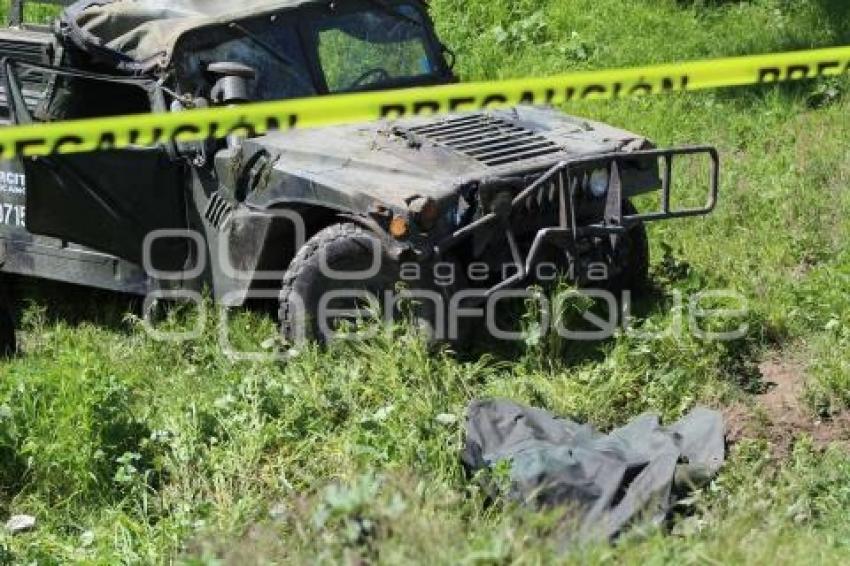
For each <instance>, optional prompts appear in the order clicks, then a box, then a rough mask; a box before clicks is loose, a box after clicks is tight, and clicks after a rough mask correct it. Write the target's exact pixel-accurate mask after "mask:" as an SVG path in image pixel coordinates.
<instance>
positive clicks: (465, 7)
mask: <svg viewBox="0 0 850 566" xmlns="http://www.w3.org/2000/svg"><path fill="white" fill-rule="evenodd" d="M432 4H433V10H434V14H435V16H436V18H437V20H438V23H439V26H440V29H441V31H442V33H443V35H444V36H445V38H446V40H447V43H448V44H449V45H450V46H451V47H452V48H453V49H454V50H455V51H457V54H458V61H459V66H458V70H459V71H460V73H461V74H462V75H463V77H464V78H466V79H486V78H497V77H508V76H526V75H542V74H553V73H557V72H561V71H564V70H569V69H578V68H581V69H584V68H602V67H617V66H625V65H632V64H643V63H653V62H664V61H676V60H682V59H695V58H702V57H710V56H720V55H735V54H744V53H760V52H769V51H775V50H788V49H796V48H807V47H815V46H829V45H840V44H850V6H848V5H847V3H846V2H843V1H841V0H823V1H804V0H761V1H751V2H722V1H716V2H710V1H707V0H706V1H704V2H698V1H697V2H684V1H682V2H674V1H673V0H570V1H569V2H565V1H563V0H551V1H549V2H545V1H531V0H514V1H510V2H509V1H507V0H490V1H487V2H485V1H480V0H465V1H461V0H435V1H434V2H432ZM830 89H832V90H834V91H835V92H837V93H839V94H840V95H841V96H839V97H837V100H835V99H833V98H834V97H827V98H828V104H826V105H824V106H819V103H820V102H822V100H823V97H822V96H821V95H822V94H823V93H824V92H826V91H827V90H830ZM848 96H850V83H849V82H848V81H847V80H846V79H842V80H833V81H821V82H812V83H807V84H801V85H786V86H782V87H778V88H746V89H733V90H724V91H717V92H709V93H702V94H695V95H683V96H667V97H659V98H651V99H643V100H633V101H618V102H612V103H594V104H590V103H587V104H581V105H574V106H571V107H569V108H565V110H567V111H569V112H571V113H577V114H580V115H584V116H588V117H590V118H594V119H599V120H603V121H607V122H610V123H612V124H614V125H617V126H621V127H624V128H628V129H631V130H634V131H639V132H642V133H645V134H646V135H647V136H649V137H651V138H653V139H654V140H656V141H657V142H658V143H659V144H660V145H675V144H685V143H710V144H714V145H716V146H718V148H719V149H720V150H721V153H722V155H723V158H724V166H723V174H722V187H723V197H722V203H721V205H720V207H719V209H718V211H717V213H716V214H715V215H714V216H712V217H710V218H709V219H706V220H690V221H679V222H671V223H665V224H663V225H657V226H653V227H652V230H651V238H652V242H653V244H652V245H653V252H654V256H655V261H654V265H653V272H654V277H655V280H656V283H657V284H658V286H659V287H660V288H661V289H662V290H663V291H664V292H666V293H671V292H673V291H676V290H679V291H682V292H688V293H691V292H696V291H699V290H703V289H713V288H725V289H733V290H737V291H739V292H741V293H742V294H744V295H745V296H746V297H747V299H748V302H749V306H750V314H749V315H748V317H747V321H748V322H749V324H750V332H749V334H748V336H747V338H746V339H745V340H741V341H738V342H735V343H731V344H716V343H706V342H704V341H700V340H698V339H696V338H693V337H687V338H684V339H682V340H673V339H665V340H657V341H647V340H640V339H638V338H635V337H628V336H623V337H619V338H617V339H615V340H613V341H610V342H606V343H602V344H597V345H593V346H592V347H586V346H585V347H577V346H576V345H570V344H562V343H553V342H544V343H543V344H539V345H529V346H528V347H526V348H524V349H523V350H521V351H518V352H513V353H511V354H510V355H504V356H501V357H495V356H493V355H484V356H479V357H473V358H469V359H467V358H463V359H459V358H457V357H455V356H451V355H431V354H430V353H429V352H428V351H427V350H426V349H425V348H424V347H423V346H422V345H421V344H419V342H418V341H417V340H416V339H415V338H414V337H411V336H408V335H406V334H404V333H396V334H395V335H394V336H385V337H382V338H380V339H376V340H374V341H372V342H370V343H368V344H365V345H362V346H357V347H354V346H339V347H336V348H332V349H331V350H330V351H328V352H318V351H314V350H305V351H303V352H300V353H299V355H298V356H297V357H296V358H295V359H294V360H292V361H290V362H289V363H287V364H284V365H277V364H271V363H268V364H263V363H232V362H230V361H228V359H227V358H226V357H225V356H224V355H222V353H221V352H219V351H218V349H217V347H216V346H215V344H216V336H217V334H216V329H215V328H209V329H208V330H207V332H206V333H205V335H204V337H203V338H202V339H200V340H197V341H194V342H191V343H188V344H185V345H183V346H179V347H175V346H169V345H165V344H160V343H157V342H155V341H153V340H151V339H149V338H147V337H146V335H145V333H144V332H143V331H142V330H141V329H140V328H139V327H138V325H137V324H136V323H135V322H133V321H132V320H127V321H126V322H123V323H122V322H121V318H120V316H119V317H117V321H118V322H115V321H113V322H112V323H111V324H103V323H101V324H94V323H90V322H73V323H72V322H70V321H68V320H65V319H63V318H56V317H51V316H47V315H46V314H45V311H44V309H43V308H41V307H39V306H38V305H39V304H40V303H43V302H44V301H43V300H42V299H39V298H36V299H35V303H36V304H35V305H34V306H31V307H30V309H29V310H28V316H27V319H26V321H25V325H26V334H27V339H26V350H27V351H26V356H24V357H22V358H20V359H17V360H14V361H12V362H7V363H0V376H2V378H0V518H5V517H6V516H8V515H10V514H13V513H28V514H32V515H35V516H36V517H38V519H39V526H38V528H37V530H36V531H34V532H33V533H30V534H26V535H22V536H18V537H14V538H13V537H9V536H7V535H5V534H0V563H2V562H3V561H4V560H8V561H13V562H22V563H33V562H35V563H39V564H51V563H63V562H68V561H82V562H88V563H93V564H113V563H117V562H126V563H159V562H169V561H172V560H176V561H182V560H185V561H188V562H194V563H208V562H209V563H211V562H212V561H213V559H214V558H223V559H225V560H229V561H231V562H234V563H240V562H242V561H251V560H254V561H258V562H261V561H272V562H290V563H309V562H314V561H320V562H338V561H339V560H341V559H348V560H353V559H355V558H356V557H360V558H363V559H366V560H378V561H381V562H384V563H400V562H416V563H420V562H427V563H441V564H442V563H445V564H456V563H485V564H489V563H509V562H520V563H540V562H549V561H560V560H568V561H576V562H594V563H596V562H628V563H636V564H637V563H641V564H642V563H658V564H661V563H669V562H696V563H715V562H733V563H738V562H755V563H789V564H790V563H798V562H827V563H841V562H843V561H844V559H845V558H846V556H847V553H848V552H850V524H849V523H848V522H847V520H846V509H847V508H848V506H850V460H848V456H847V454H846V453H843V452H842V451H841V449H840V448H838V447H836V448H833V449H831V450H828V451H826V452H823V451H820V450H818V449H816V448H815V447H814V446H813V444H812V443H811V442H809V441H808V440H807V439H805V438H801V439H800V440H799V442H798V443H797V444H796V447H795V450H794V451H793V453H792V454H791V455H790V456H789V457H788V458H787V459H786V460H785V461H782V462H775V461H773V460H771V459H770V458H769V456H768V453H769V450H768V448H769V446H768V442H767V441H766V440H765V439H763V438H753V439H749V440H747V441H745V442H743V443H742V444H739V445H738V446H736V447H735V448H734V450H733V451H732V454H731V461H730V463H729V464H728V466H727V467H726V469H725V470H724V471H723V473H722V475H721V477H720V478H719V480H718V481H717V482H715V484H713V485H712V487H711V488H709V489H707V490H705V491H703V492H699V493H698V494H696V496H695V498H694V502H693V505H692V508H691V509H689V512H688V513H686V514H685V516H683V517H681V518H680V520H679V521H677V522H676V523H675V526H674V528H673V532H672V533H671V532H667V531H663V530H658V529H650V528H646V527H641V526H638V527H637V528H636V529H634V530H633V531H632V532H631V533H630V534H629V535H628V536H627V537H626V538H625V539H624V540H622V541H620V543H619V544H617V545H616V546H613V547H612V546H607V545H599V546H589V547H586V548H577V549H574V550H572V551H571V553H570V554H569V555H566V556H564V555H562V554H559V547H558V540H559V529H558V524H557V517H552V516H549V515H545V514H537V513H532V512H529V511H524V510H521V509H515V508H513V507H511V506H510V505H508V504H505V503H496V504H495V505H491V506H487V505H485V503H484V497H483V495H482V494H481V493H479V491H478V490H477V488H476V487H475V486H474V485H473V484H471V483H470V482H469V481H468V480H467V479H466V478H465V477H464V476H463V474H462V472H461V470H460V466H459V462H458V457H457V452H458V449H459V447H460V445H461V442H462V434H461V427H462V415H463V409H464V407H465V406H466V404H467V403H468V401H469V400H471V399H473V398H475V397H480V396H507V397H510V398H513V399H516V400H519V401H522V402H527V403H532V404H534V405H538V406H542V407H546V408H549V409H551V410H554V411H557V412H560V413H563V414H569V415H573V416H576V417H578V418H582V419H588V420H590V421H591V422H593V423H594V424H596V425H597V426H600V427H606V426H611V425H615V424H620V423H623V422H624V421H626V420H628V419H629V418H631V417H633V416H635V415H637V414H638V413H640V412H642V411H645V410H654V411H658V412H661V413H662V414H664V415H665V416H666V417H669V418H672V417H676V416H678V415H680V414H682V413H683V412H684V411H686V410H687V409H689V408H690V407H692V406H693V405H694V404H696V403H700V402H702V403H709V404H712V405H715V406H722V405H725V404H730V403H735V402H744V403H747V402H751V401H752V393H753V392H754V391H756V390H758V386H759V383H758V375H757V372H754V370H753V366H754V364H755V363H757V362H758V361H759V360H760V359H762V357H763V356H764V355H766V354H767V353H769V352H780V355H782V356H787V357H789V358H793V359H798V360H804V361H805V363H806V364H807V366H808V367H807V370H808V376H809V382H808V383H807V388H806V400H807V401H808V403H809V405H808V406H809V408H810V411H811V415H812V419H813V420H814V419H815V418H818V416H820V417H821V418H822V417H825V416H829V415H831V414H835V413H838V412H840V411H843V410H845V409H847V408H848V407H850V354H848V351H850V331H848V328H850V297H848V290H850V248H848V246H847V242H848V238H850V221H849V220H848V213H850V192H848V190H847V188H848V184H850V153H848V143H847V140H848V139H850V118H848V112H850V101H848V98H847V97H848ZM682 174H683V175H684V177H683V179H682V182H683V185H682V187H683V189H684V190H685V193H686V195H690V196H693V195H695V194H697V191H698V188H699V183H698V181H699V176H698V175H697V174H696V173H695V172H694V171H692V170H690V169H687V170H684V171H683V172H682ZM669 307H670V303H669V301H667V300H663V299H658V298H656V299H654V300H650V301H646V303H645V304H644V305H643V309H644V310H645V311H646V315H645V318H646V322H645V324H647V325H654V326H656V327H665V326H667V325H669V324H671V322H672V319H673V314H671V312H670V308H669ZM113 318H115V317H113ZM180 318H181V317H180V316H176V319H175V321H173V324H179V319H180ZM232 328H233V329H234V333H235V334H237V335H238V339H239V340H240V341H242V342H245V343H253V344H259V343H261V342H262V341H263V340H264V339H266V338H267V337H268V336H269V335H271V334H273V333H274V323H273V322H272V321H271V320H269V319H267V318H265V317H262V316H259V315H250V314H244V315H240V316H239V317H237V319H236V321H234V323H233V325H232ZM446 414H450V415H455V416H457V418H458V422H457V423H454V424H451V423H450V424H445V423H447V422H449V421H448V420H447V419H445V418H441V419H439V420H438V418H437V417H438V416H440V415H446Z"/></svg>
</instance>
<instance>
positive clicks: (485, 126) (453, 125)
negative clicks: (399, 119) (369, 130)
mask: <svg viewBox="0 0 850 566" xmlns="http://www.w3.org/2000/svg"><path fill="white" fill-rule="evenodd" d="M408 131H409V132H410V133H411V134H413V135H414V136H416V137H419V138H423V139H426V140H428V141H430V142H432V143H435V144H437V145H442V146H445V147H448V148H451V149H453V150H455V151H457V152H459V153H462V154H464V155H467V156H469V157H472V158H474V159H476V160H477V161H479V162H481V163H483V164H485V165H488V166H490V167H497V166H499V165H505V164H508V163H515V162H517V161H525V160H528V159H535V158H538V157H544V156H546V155H552V154H555V153H559V152H560V151H561V148H560V147H558V146H557V145H556V144H555V143H553V142H552V141H550V140H548V139H546V138H544V137H543V136H541V135H539V134H536V133H534V132H533V131H531V130H529V129H528V128H524V127H522V126H519V125H517V124H513V123H511V122H508V121H507V120H502V119H500V118H494V117H492V116H486V115H475V116H467V117H463V118H453V119H450V120H444V121H441V122H438V123H436V124H429V125H427V126H418V127H415V128H410V130H408Z"/></svg>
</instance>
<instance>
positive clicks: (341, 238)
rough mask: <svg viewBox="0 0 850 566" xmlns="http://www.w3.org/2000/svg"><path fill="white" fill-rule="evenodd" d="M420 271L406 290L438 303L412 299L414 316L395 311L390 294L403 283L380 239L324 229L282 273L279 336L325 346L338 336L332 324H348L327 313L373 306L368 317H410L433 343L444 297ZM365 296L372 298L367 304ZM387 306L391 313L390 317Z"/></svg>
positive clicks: (340, 227) (353, 229)
mask: <svg viewBox="0 0 850 566" xmlns="http://www.w3.org/2000/svg"><path fill="white" fill-rule="evenodd" d="M420 267H421V270H420V273H421V276H420V277H421V278H420V279H419V280H413V281H410V280H407V279H406V278H405V281H404V283H405V286H406V287H407V288H408V290H410V291H412V292H413V294H414V296H416V293H417V292H426V293H428V294H429V296H431V297H434V298H436V297H437V296H439V297H440V300H436V301H431V300H422V301H419V300H418V299H415V298H414V299H413V301H414V305H413V307H412V309H411V310H412V312H409V313H402V312H399V310H398V304H397V303H396V301H395V300H394V299H395V298H396V296H395V295H394V294H390V295H389V296H388V293H394V292H395V291H396V290H397V287H398V284H399V282H400V281H401V280H402V272H401V265H400V263H399V262H398V261H397V260H395V259H393V258H391V257H390V256H389V255H388V254H387V250H386V246H385V245H384V243H383V241H382V240H381V238H379V237H378V236H377V235H376V234H374V233H372V232H370V231H368V230H366V229H364V228H362V227H360V226H357V225H356V224H351V223H344V224H335V225H333V226H330V227H328V228H325V229H324V230H322V231H321V232H319V233H318V234H316V235H315V236H314V237H313V238H311V239H310V240H309V241H308V242H307V244H306V245H305V246H304V247H303V248H301V250H299V251H298V253H297V255H296V256H295V259H293V260H292V263H291V264H290V266H289V269H288V270H287V272H286V274H285V275H284V279H283V285H282V289H281V294H280V310H279V313H278V318H279V321H280V331H281V335H282V337H283V338H284V340H286V341H287V342H289V343H292V344H303V343H305V342H317V343H319V344H322V345H326V344H328V343H329V342H331V341H332V340H333V338H334V337H335V336H336V334H337V330H338V328H334V326H335V325H338V323H339V322H340V321H341V320H351V317H346V316H342V317H340V318H339V319H334V317H333V316H332V313H329V311H330V310H333V311H334V313H335V312H337V311H343V310H352V311H360V313H364V312H365V310H364V309H365V308H370V307H371V308H374V311H371V312H367V313H366V314H371V315H376V316H377V317H379V318H381V319H382V320H383V319H384V318H392V320H393V321H395V320H398V318H397V317H398V316H399V315H404V314H408V315H410V317H411V318H412V319H413V320H412V322H413V323H414V324H415V325H416V326H418V327H419V328H420V330H422V331H423V332H424V333H425V334H426V336H427V337H428V339H429V340H431V339H432V338H433V337H434V336H435V335H436V334H437V332H438V331H437V328H438V326H437V325H438V323H440V322H441V318H442V317H438V316H437V312H439V310H440V309H443V310H445V305H446V304H448V303H447V301H446V300H445V294H444V293H442V292H441V291H439V290H435V286H434V282H433V277H432V274H431V273H429V272H428V269H427V268H425V267H424V266H420ZM329 271H330V272H329ZM331 293H332V294H333V295H331ZM345 295H348V296H345ZM355 295H357V296H355ZM330 297H333V298H331V299H329V298H330ZM367 297H369V298H371V300H370V301H367V300H366V298H367ZM388 298H389V299H390V300H392V302H389V301H387V299H388ZM375 301H377V303H375ZM367 302H368V303H369V304H367ZM387 307H390V308H392V310H393V312H392V313H390V315H391V316H389V317H388V316H387V312H386V310H387ZM322 310H324V311H325V312H320V311H322ZM354 318H357V317H354ZM323 319H324V320H323ZM373 319H374V317H373Z"/></svg>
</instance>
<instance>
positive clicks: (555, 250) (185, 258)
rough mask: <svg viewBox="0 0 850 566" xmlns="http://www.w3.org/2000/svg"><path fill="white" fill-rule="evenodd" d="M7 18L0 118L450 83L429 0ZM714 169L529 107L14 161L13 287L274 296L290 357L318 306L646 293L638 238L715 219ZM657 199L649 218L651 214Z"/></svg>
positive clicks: (266, 3)
mask: <svg viewBox="0 0 850 566" xmlns="http://www.w3.org/2000/svg"><path fill="white" fill-rule="evenodd" d="M54 1H55V0H54ZM21 3H22V0H15V6H17V7H19V6H20V5H21ZM15 13H20V10H19V9H18V10H15ZM17 24H18V25H15V26H10V27H9V28H8V29H5V30H3V31H2V32H0V55H1V56H2V57H4V59H3V62H2V81H3V82H2V98H0V112H2V119H3V120H4V123H5V124H20V123H29V122H40V121H55V120H66V119H73V118H88V117H108V116H115V115H126V114H138V113H149V112H180V111H182V110H185V109H188V108H198V107H215V106H228V105H236V104H242V103H246V102H253V101H263V100H276V99H287V98H294V97H309V96H324V95H329V94H343V93H351V92H360V91H371V90H380V89H394V88H405V87H413V86H423V85H439V84H446V83H451V82H454V81H456V80H457V79H456V77H455V76H454V74H453V70H452V67H453V59H454V56H453V55H452V54H451V52H450V51H449V49H448V48H446V47H445V46H444V45H443V44H441V42H440V40H439V38H438V37H437V35H436V33H435V30H434V26H433V23H432V21H431V19H430V17H429V13H428V6H427V2H424V1H422V0H346V1H344V2H342V1H338V0H336V1H329V0H244V1H242V2H238V3H236V2H229V1H225V0H209V1H204V2H202V1H200V0H168V1H162V0H135V1H130V0H83V1H81V2H77V3H75V4H73V5H70V6H67V7H66V9H65V10H64V12H63V13H62V15H61V17H59V18H58V19H57V21H56V22H55V24H54V25H53V26H50V27H35V26H26V25H23V24H20V22H17ZM679 156H702V158H704V159H705V160H706V163H707V165H708V168H709V169H710V181H709V186H708V187H707V188H706V193H707V197H708V198H707V201H708V204H707V205H706V206H705V207H703V208H696V209H686V210H674V208H675V207H673V206H672V205H671V193H672V170H673V169H672V161H673V158H674V157H679ZM718 167H719V166H718V158H717V154H716V152H715V151H714V150H713V149H712V148H708V147H696V148H693V147H688V148H682V149H671V150H667V149H663V150H659V149H656V148H655V147H654V146H653V145H652V144H651V143H650V142H649V141H648V140H646V139H645V138H643V137H642V136H639V135H636V134H632V133H629V132H626V131H622V130H619V129H616V128H613V127H610V126H607V125H604V124H599V123H594V122H591V121H588V120H584V119H581V118H575V117H571V116H567V115H564V114H562V113H560V112H557V111H555V110H553V109H550V108H545V107H532V106H519V107H516V108H512V109H509V110H486V111H480V112H466V113H458V114H453V115H447V116H440V117H412V118H406V119H398V120H384V121H382V122H377V123H368V124H362V125H355V126H339V127H326V128H320V129H309V130H297V131H279V132H273V133H269V134H266V135H259V136H251V135H245V136H231V137H230V138H228V139H224V140H208V141H206V142H203V143H182V144H177V143H171V144H163V145H161V146H159V147H155V148H143V147H138V148H132V149H126V150H115V151H102V152H97V153H90V154H79V155H61V156H60V155H55V156H51V157H47V158H38V159H35V158H33V159H23V160H21V159H18V160H14V161H8V162H5V163H2V164H0V211H2V214H0V273H5V274H13V275H15V276H23V277H35V278H43V279H50V280H57V281H62V282H67V283H71V284H76V285H82V286H86V287H91V288H98V289H105V290H111V291H116V292H121V293H130V294H137V295H141V296H171V295H169V293H171V294H172V295H174V294H177V295H179V294H180V292H183V291H192V290H201V289H205V288H207V289H211V291H212V292H213V294H214V296H215V297H216V298H217V299H218V300H220V301H223V302H225V303H226V304H228V305H236V306H239V305H241V304H242V303H244V302H245V301H246V300H247V299H248V298H251V297H272V296H273V297H275V300H278V301H279V303H280V323H281V331H282V333H283V336H284V337H285V338H287V339H291V340H303V339H315V340H319V341H324V340H327V339H328V338H329V336H330V335H331V334H332V332H331V331H332V326H330V325H325V324H319V322H320V319H321V316H320V315H321V314H322V313H320V311H322V309H325V310H327V309H328V308H329V306H331V305H333V307H334V308H332V309H330V310H331V311H332V312H334V313H336V316H337V317H338V318H339V319H344V318H345V317H346V315H345V313H344V311H345V308H342V307H358V306H362V300H363V296H364V295H368V296H370V297H375V296H380V294H381V293H385V292H389V291H391V290H398V289H403V288H406V289H407V290H408V291H407V293H408V295H413V296H414V297H415V298H417V301H414V303H415V304H417V305H419V306H418V307H417V308H416V312H417V313H418V315H417V316H419V318H420V319H421V321H423V322H424V323H426V324H429V325H430V328H432V330H433V328H434V326H435V325H436V324H437V322H439V321H440V320H444V319H445V315H446V314H449V315H451V313H452V312H453V311H456V310H457V309H458V308H459V307H460V302H456V301H454V300H453V298H452V297H451V295H452V294H457V293H458V292H459V291H461V292H464V293H465V296H466V297H476V298H477V299H476V300H478V301H479V302H480V301H485V300H487V299H488V298H490V297H493V296H495V295H497V294H498V293H499V292H500V291H504V290H509V289H514V288H518V287H527V286H528V284H529V283H533V282H534V281H536V280H547V279H548V278H549V274H550V272H552V273H554V272H555V271H556V270H557V271H558V272H559V273H566V274H568V275H569V277H570V278H571V279H572V280H574V281H575V282H576V283H579V284H589V283H592V282H594V277H593V276H592V274H591V271H592V266H594V265H595V266H597V267H599V266H603V267H605V269H603V270H601V271H602V272H604V276H602V277H598V276H597V277H596V280H605V281H603V284H604V285H605V286H606V288H632V287H635V286H638V285H639V284H640V282H641V281H642V280H643V279H644V278H645V277H646V275H647V269H648V262H649V258H648V247H647V246H648V244H647V239H646V233H645V229H644V224H645V223H646V222H649V221H656V220H664V219H670V218H678V217H686V216H698V215H705V214H708V213H710V212H711V210H712V209H713V207H714V205H715V202H716V198H717V192H718V189H717V171H718ZM651 191H658V192H659V193H660V195H661V197H660V198H659V199H658V200H659V202H660V203H661V204H660V207H659V208H660V210H659V211H657V212H651V213H647V214H639V213H638V212H637V211H636V210H635V208H634V206H633V205H632V204H631V199H632V198H633V197H635V196H636V195H640V194H643V193H647V192H651ZM540 266H547V267H546V269H541V267H540ZM449 272H451V274H452V275H451V277H447V276H446V274H447V273H449ZM16 279H18V277H16ZM399 282H402V283H403V285H401V286H399V285H398V283H399ZM366 292H368V293H366ZM329 295H332V297H330V299H329V298H328V296H329ZM423 297H424V298H425V300H420V299H422V298H423ZM334 301H336V302H337V303H336V304H335V303H334ZM422 305H425V306H422ZM396 306H397V304H396V303H395V302H388V303H383V304H382V307H383V308H384V311H386V312H389V311H393V310H394V309H395V308H396ZM439 311H442V312H439ZM330 319H332V320H336V319H334V318H333V317H330ZM4 324H5V326H6V327H9V326H10V325H11V323H10V322H8V321H7V322H5V323H3V322H0V326H3V325H4ZM8 335H9V331H8V330H7V331H6V334H5V336H6V340H7V341H8V339H9V338H8Z"/></svg>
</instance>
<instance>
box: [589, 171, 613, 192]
mask: <svg viewBox="0 0 850 566" xmlns="http://www.w3.org/2000/svg"><path fill="white" fill-rule="evenodd" d="M609 178H610V176H609V175H608V170H607V169H597V170H596V171H594V172H593V173H592V174H591V175H590V182H589V183H588V188H590V194H592V195H593V196H594V197H596V198H603V197H605V195H607V194H608V181H609Z"/></svg>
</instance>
